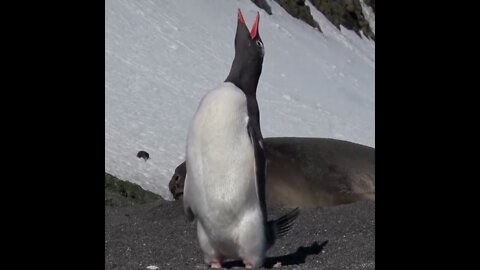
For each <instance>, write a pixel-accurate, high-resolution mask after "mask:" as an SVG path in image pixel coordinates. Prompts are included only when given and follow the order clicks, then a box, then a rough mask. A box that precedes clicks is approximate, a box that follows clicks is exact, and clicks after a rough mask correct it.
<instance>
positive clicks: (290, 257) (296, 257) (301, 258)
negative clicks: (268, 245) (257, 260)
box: [222, 240, 328, 269]
mask: <svg viewBox="0 0 480 270" xmlns="http://www.w3.org/2000/svg"><path fill="white" fill-rule="evenodd" d="M327 243H328V240H325V241H323V242H322V243H321V244H318V242H317V241H315V242H313V244H311V245H310V246H308V247H304V246H301V247H299V248H298V249H297V251H295V252H294V253H291V254H287V255H283V256H276V257H267V258H265V263H264V264H263V268H266V269H273V268H275V267H274V265H275V264H277V263H279V262H280V263H281V264H282V266H289V265H297V264H303V263H305V259H306V258H307V256H310V255H318V254H320V252H322V250H323V247H324V246H325V245H326V244H327ZM222 266H223V268H226V269H230V268H233V267H244V264H243V262H242V261H240V260H237V261H231V262H225V263H224V264H223V265H222Z"/></svg>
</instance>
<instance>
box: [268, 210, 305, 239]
mask: <svg viewBox="0 0 480 270" xmlns="http://www.w3.org/2000/svg"><path fill="white" fill-rule="evenodd" d="M299 214H300V210H298V207H297V208H295V209H293V210H292V211H290V212H288V213H287V214H285V215H283V216H281V217H279V218H277V219H275V220H270V221H269V222H268V223H267V243H268V246H269V247H271V246H273V244H274V243H275V240H276V239H278V238H280V237H283V236H285V235H286V234H287V232H288V231H289V230H290V229H291V228H292V225H293V222H294V221H295V219H297V217H298V215H299Z"/></svg>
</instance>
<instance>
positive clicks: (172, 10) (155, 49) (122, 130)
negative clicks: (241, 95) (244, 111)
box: [105, 0, 375, 199]
mask: <svg viewBox="0 0 480 270" xmlns="http://www.w3.org/2000/svg"><path fill="white" fill-rule="evenodd" d="M307 2H308V1H307ZM269 3H270V5H271V6H272V12H273V15H271V16H269V15H268V14H267V13H266V12H264V11H263V10H261V9H259V8H257V7H256V6H255V5H254V4H252V3H251V2H250V0H238V1H233V0H230V1H218V0H182V1H176V0H163V1H154V0H106V1H105V171H106V172H108V173H111V174H113V175H115V176H117V177H119V178H121V179H125V180H129V181H132V182H134V183H137V184H139V185H140V186H142V187H143V188H145V189H147V190H151V191H153V192H155V193H158V194H160V195H161V196H162V197H164V198H166V199H171V195H170V192H169V191H168V188H167V185H168V182H169V180H170V178H171V176H172V174H173V171H174V169H175V167H176V166H177V165H178V164H180V163H181V162H182V161H183V160H184V158H185V142H186V136H187V128H188V125H189V122H190V120H191V118H192V116H193V114H194V113H195V110H196V108H197V106H198V103H199V101H200V99H201V98H202V96H203V95H204V94H206V93H207V92H208V91H209V90H211V89H213V88H215V87H217V86H218V85H219V84H221V83H222V82H223V81H224V80H225V78H226V76H227V74H228V72H229V70H230V65H231V63H232V60H233V56H234V47H233V46H234V36H235V29H236V24H237V8H241V9H242V11H243V13H244V17H245V20H246V21H247V24H248V25H249V26H250V25H251V24H253V20H254V18H255V16H256V12H257V11H260V28H259V33H260V35H261V37H262V40H263V42H264V46H265V58H264V65H263V73H262V75H261V77H260V82H259V86H258V92H257V99H258V102H259V107H260V115H261V124H262V132H263V135H264V136H265V137H274V136H297V137H300V136H301V137H330V138H337V139H343V140H349V141H353V142H357V143H361V144H365V145H369V146H373V147H374V146H375V42H374V41H372V40H369V39H367V38H363V39H362V38H360V37H358V35H356V34H355V33H353V32H352V31H350V30H347V29H345V28H341V31H339V30H338V29H337V28H335V27H334V26H333V25H332V24H331V23H330V22H329V21H328V20H327V19H326V18H325V17H324V16H323V15H322V14H321V13H320V12H318V11H317V10H316V9H315V8H313V7H311V10H312V15H313V16H314V18H315V19H316V20H317V21H318V22H319V23H320V25H321V27H322V30H323V33H320V32H319V31H317V30H315V29H313V28H312V27H310V26H309V25H307V24H306V23H304V22H302V21H300V20H297V19H295V18H293V17H291V16H290V15H288V13H286V11H285V10H283V9H282V8H281V7H280V6H279V5H278V4H277V3H275V2H274V1H269ZM139 150H145V151H147V152H148V153H149V154H150V160H148V161H147V162H145V161H143V160H142V159H139V158H137V157H136V153H137V152H138V151H139Z"/></svg>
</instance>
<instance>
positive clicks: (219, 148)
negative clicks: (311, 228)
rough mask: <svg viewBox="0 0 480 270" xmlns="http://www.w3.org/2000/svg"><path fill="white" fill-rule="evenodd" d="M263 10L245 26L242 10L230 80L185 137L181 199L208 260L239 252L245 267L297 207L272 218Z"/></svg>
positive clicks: (215, 262) (259, 260)
mask: <svg viewBox="0 0 480 270" xmlns="http://www.w3.org/2000/svg"><path fill="white" fill-rule="evenodd" d="M259 18H260V15H259V14H258V13H257V17H256V19H255V22H254V24H253V27H252V29H251V31H249V30H248V28H247V26H246V24H245V20H244V18H243V15H242V12H241V11H240V9H239V10H238V21H237V30H236V35H235V57H234V60H233V63H232V66H231V69H230V73H229V74H228V76H227V78H226V80H225V82H224V83H223V84H222V85H221V86H220V87H218V88H217V89H214V90H212V91H210V92H209V93H207V94H206V95H205V96H204V97H203V98H202V100H201V102H200V105H199V106H198V108H197V111H196V113H195V116H194V117H193V120H192V122H191V124H190V128H189V131H188V136H187V151H186V152H187V153H186V165H187V177H186V180H185V187H184V196H183V205H184V210H185V214H186V216H187V219H188V220H189V221H194V220H195V221H196V225H197V236H198V240H199V243H200V247H201V249H202V251H203V254H204V260H205V263H206V264H208V265H211V267H212V268H221V263H222V261H224V260H226V259H242V260H243V262H244V264H245V267H246V268H257V267H259V266H261V265H262V264H263V260H264V258H265V254H266V251H267V250H268V248H270V247H271V246H272V245H273V244H274V242H275V239H276V238H278V237H280V236H282V235H284V234H285V233H286V232H287V231H288V230H289V229H290V227H291V226H292V224H293V221H294V220H295V218H296V217H297V216H298V214H299V212H298V209H294V210H293V211H291V212H289V213H287V214H286V215H284V216H282V217H280V218H278V219H276V220H270V221H267V209H266V205H265V179H266V175H265V174H266V159H265V152H264V150H263V138H262V133H261V130H260V114H259V109H258V104H257V99H256V90H257V84H258V80H259V78H260V74H261V72H262V63H263V55H264V48H263V42H262V39H261V38H260V35H259V31H258V23H259Z"/></svg>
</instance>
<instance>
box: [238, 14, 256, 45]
mask: <svg viewBox="0 0 480 270" xmlns="http://www.w3.org/2000/svg"><path fill="white" fill-rule="evenodd" d="M238 20H239V21H240V22H241V23H242V24H243V25H245V27H247V24H245V19H244V18H243V14H242V11H241V10H240V9H238ZM259 21H260V13H259V12H258V11H257V17H256V18H255V22H253V25H252V30H250V37H251V38H252V39H254V38H255V37H256V36H257V34H258V23H259ZM247 29H248V27H247Z"/></svg>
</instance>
